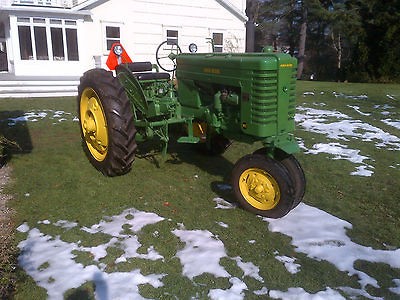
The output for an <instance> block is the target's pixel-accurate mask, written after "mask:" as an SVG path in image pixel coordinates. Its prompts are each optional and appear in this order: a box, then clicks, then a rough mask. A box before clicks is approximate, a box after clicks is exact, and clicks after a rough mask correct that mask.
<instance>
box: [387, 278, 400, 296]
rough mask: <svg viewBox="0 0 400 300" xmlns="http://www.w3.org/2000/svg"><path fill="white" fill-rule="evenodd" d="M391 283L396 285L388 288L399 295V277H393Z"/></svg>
mask: <svg viewBox="0 0 400 300" xmlns="http://www.w3.org/2000/svg"><path fill="white" fill-rule="evenodd" d="M393 283H394V284H395V285H396V287H392V288H389V290H390V291H391V292H392V293H394V294H396V295H400V279H393Z"/></svg>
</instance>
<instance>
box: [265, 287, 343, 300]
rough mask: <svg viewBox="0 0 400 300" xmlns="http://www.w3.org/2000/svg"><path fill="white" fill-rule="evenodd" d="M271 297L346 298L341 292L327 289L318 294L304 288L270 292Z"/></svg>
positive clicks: (291, 299) (304, 299) (289, 299)
mask: <svg viewBox="0 0 400 300" xmlns="http://www.w3.org/2000/svg"><path fill="white" fill-rule="evenodd" d="M269 296H270V297H271V298H272V299H285V300H340V299H343V300H345V299H346V298H344V297H343V296H342V295H341V294H340V293H339V292H337V291H335V290H332V289H331V288H329V287H328V288H326V290H325V291H320V292H318V293H316V294H311V293H308V292H306V291H305V290H304V289H303V288H290V289H288V291H287V292H281V291H270V292H269Z"/></svg>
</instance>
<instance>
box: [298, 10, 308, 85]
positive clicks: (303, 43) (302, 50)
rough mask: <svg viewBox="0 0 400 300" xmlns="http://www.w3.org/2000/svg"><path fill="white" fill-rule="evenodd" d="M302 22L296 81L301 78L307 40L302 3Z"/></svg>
mask: <svg viewBox="0 0 400 300" xmlns="http://www.w3.org/2000/svg"><path fill="white" fill-rule="evenodd" d="M302 17H303V20H302V23H301V27H300V39H299V55H298V57H297V58H298V65H297V79H300V78H301V75H302V74H303V69H304V54H305V51H306V38H307V8H306V7H304V3H303V15H302Z"/></svg>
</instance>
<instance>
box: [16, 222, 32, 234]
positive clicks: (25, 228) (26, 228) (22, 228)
mask: <svg viewBox="0 0 400 300" xmlns="http://www.w3.org/2000/svg"><path fill="white" fill-rule="evenodd" d="M29 229H30V228H29V225H28V223H26V222H25V223H22V224H21V225H19V226H18V227H17V231H18V232H22V233H26V232H28V231H29Z"/></svg>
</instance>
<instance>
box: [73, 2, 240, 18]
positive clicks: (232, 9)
mask: <svg viewBox="0 0 400 300" xmlns="http://www.w3.org/2000/svg"><path fill="white" fill-rule="evenodd" d="M107 1H108V0H87V1H85V2H83V3H81V4H79V5H77V6H74V7H73V8H72V9H71V10H73V11H80V10H82V9H86V10H88V9H91V8H93V7H96V6H99V5H101V4H103V3H104V2H107ZM215 1H216V2H217V3H218V4H220V5H221V6H223V7H224V8H225V9H226V10H228V11H229V12H230V13H231V14H233V15H234V16H235V17H236V18H238V19H239V20H240V21H242V22H245V21H247V16H246V14H245V13H244V12H242V11H241V10H240V9H239V8H237V7H236V6H235V5H234V4H232V3H231V2H230V1H229V0H215Z"/></svg>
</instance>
